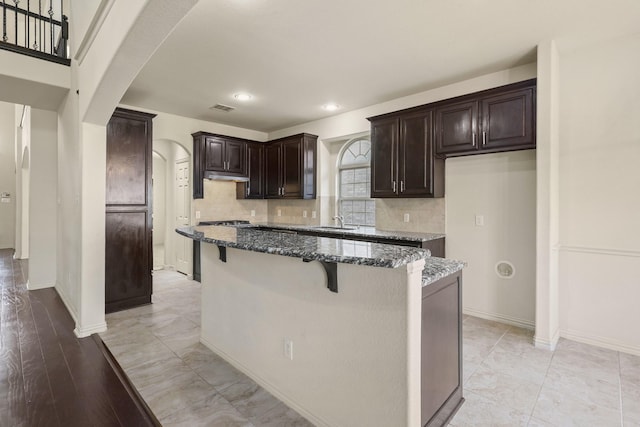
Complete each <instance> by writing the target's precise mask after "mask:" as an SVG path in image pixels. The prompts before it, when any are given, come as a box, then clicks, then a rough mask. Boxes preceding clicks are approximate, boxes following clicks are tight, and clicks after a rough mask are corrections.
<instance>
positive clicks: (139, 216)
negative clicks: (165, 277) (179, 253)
mask: <svg viewBox="0 0 640 427" xmlns="http://www.w3.org/2000/svg"><path fill="white" fill-rule="evenodd" d="M152 117H153V115H150V114H146V113H138V112H134V111H129V110H122V109H116V111H115V112H114V114H113V116H112V117H111V120H109V123H108V124H107V147H106V172H107V173H106V194H105V202H106V203H105V272H104V274H105V311H106V312H107V313H109V312H112V311H116V310H122V309H124V308H129V307H135V306H137V305H142V304H149V303H151V292H152V286H153V285H152V280H151V270H152V269H153V250H152V217H151V212H152V206H153V202H152V196H153V191H152V188H153V187H152V183H151V169H152V160H151V159H152V151H151V141H152V140H153V138H152V122H151V119H152Z"/></svg>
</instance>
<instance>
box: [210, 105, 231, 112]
mask: <svg viewBox="0 0 640 427" xmlns="http://www.w3.org/2000/svg"><path fill="white" fill-rule="evenodd" d="M209 109H210V110H220V111H224V112H225V113H228V112H230V111H233V110H235V107H230V106H229V105H224V104H216V105H214V106H213V107H209Z"/></svg>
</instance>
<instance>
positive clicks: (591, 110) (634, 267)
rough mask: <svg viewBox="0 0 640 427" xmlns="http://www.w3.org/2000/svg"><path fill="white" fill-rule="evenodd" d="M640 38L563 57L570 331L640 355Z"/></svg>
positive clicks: (563, 227)
mask: <svg viewBox="0 0 640 427" xmlns="http://www.w3.org/2000/svg"><path fill="white" fill-rule="evenodd" d="M639 51H640V35H637V34H636V35H634V36H629V37H625V38H618V39H615V40H611V41H608V42H604V43H600V44H597V45H592V46H589V47H585V48H582V49H579V50H576V51H573V52H567V53H564V54H562V55H561V59H560V80H561V85H560V87H561V90H560V140H561V145H560V176H559V183H560V217H559V220H560V243H561V245H560V283H561V290H560V328H561V335H562V336H565V337H568V338H573V339H576V340H580V341H585V342H589V343H593V344H597V345H601V346H605V347H611V348H615V349H619V350H623V351H628V352H631V353H635V354H640V334H638V330H637V328H636V327H634V325H638V324H640V311H639V310H638V308H637V302H638V301H640V286H639V280H640V279H639V278H640V240H639V239H638V236H640V220H639V218H640V216H639V215H638V212H640V191H639V188H640V173H639V172H638V165H640V127H639V126H638V117H640V97H638V93H640V79H639V78H638V76H640V57H639V56H638V55H637V54H636V53H637V52H639Z"/></svg>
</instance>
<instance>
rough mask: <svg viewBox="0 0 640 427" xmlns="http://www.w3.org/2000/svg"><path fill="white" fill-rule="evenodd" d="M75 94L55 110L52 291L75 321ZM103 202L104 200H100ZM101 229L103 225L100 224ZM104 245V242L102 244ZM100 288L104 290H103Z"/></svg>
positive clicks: (78, 251)
mask: <svg viewBox="0 0 640 427" xmlns="http://www.w3.org/2000/svg"><path fill="white" fill-rule="evenodd" d="M79 133H80V130H79V121H78V96H77V95H76V94H75V93H73V92H70V93H69V95H68V96H67V97H66V98H65V100H64V102H63V103H62V106H61V107H60V110H59V111H58V155H57V160H58V209H57V216H58V226H57V235H58V261H57V268H56V271H57V279H56V290H57V291H58V294H59V295H60V297H61V298H62V300H63V301H64V303H65V305H66V306H67V309H68V310H69V313H70V314H71V316H72V317H73V319H74V320H75V321H76V325H77V324H78V319H79V310H80V292H81V285H80V283H81V282H80V269H81V264H82V250H81V246H80V242H81V237H82V236H81V230H80V224H81V221H82V212H81V210H80V187H81V184H82V182H81V168H82V166H81V161H80V135H79ZM103 204H104V201H103ZM102 228H104V225H103V227H102ZM103 246H104V243H103ZM103 291H104V289H103Z"/></svg>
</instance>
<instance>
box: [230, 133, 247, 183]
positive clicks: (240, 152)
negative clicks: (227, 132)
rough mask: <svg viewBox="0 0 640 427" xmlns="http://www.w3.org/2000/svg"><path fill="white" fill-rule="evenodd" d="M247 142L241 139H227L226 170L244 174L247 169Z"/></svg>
mask: <svg viewBox="0 0 640 427" xmlns="http://www.w3.org/2000/svg"><path fill="white" fill-rule="evenodd" d="M246 148H247V144H246V143H244V142H241V141H226V144H225V155H224V157H225V160H226V161H227V165H226V169H225V170H226V171H227V172H230V173H236V174H238V175H244V174H245V173H246V171H245V161H244V157H245V151H246Z"/></svg>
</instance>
